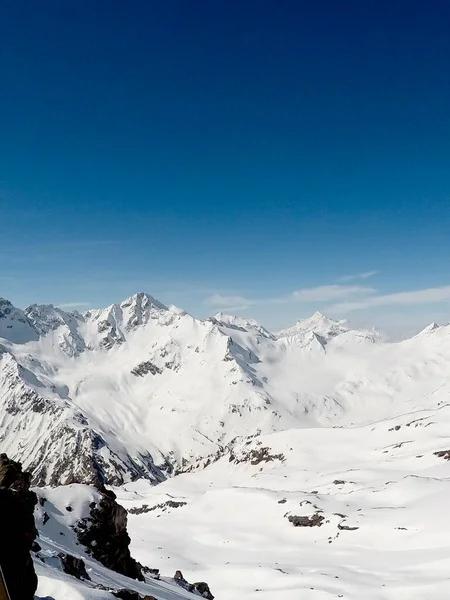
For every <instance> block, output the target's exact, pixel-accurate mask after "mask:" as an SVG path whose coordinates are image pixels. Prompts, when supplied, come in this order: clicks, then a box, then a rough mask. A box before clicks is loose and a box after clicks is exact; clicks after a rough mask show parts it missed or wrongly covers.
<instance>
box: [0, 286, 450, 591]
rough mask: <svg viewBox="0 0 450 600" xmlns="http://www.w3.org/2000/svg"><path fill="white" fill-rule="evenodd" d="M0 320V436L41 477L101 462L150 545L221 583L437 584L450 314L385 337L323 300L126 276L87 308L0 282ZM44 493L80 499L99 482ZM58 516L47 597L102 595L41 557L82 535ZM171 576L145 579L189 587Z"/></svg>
mask: <svg viewBox="0 0 450 600" xmlns="http://www.w3.org/2000/svg"><path fill="white" fill-rule="evenodd" d="M0 336H1V337H0V420H1V421H0V422H1V437H0V451H2V452H7V453H8V454H9V455H10V456H11V457H12V458H15V459H18V460H21V461H22V462H23V463H24V466H25V467H26V468H28V469H30V470H32V472H33V473H34V475H35V483H37V484H39V485H42V484H52V485H54V484H70V483H71V482H72V481H81V482H84V483H86V482H88V481H89V478H90V476H91V471H92V463H95V465H96V466H95V469H94V471H96V472H97V474H100V475H102V476H103V477H104V478H105V479H106V480H107V482H109V483H110V484H112V485H114V489H115V491H116V493H117V495H118V499H119V501H120V502H121V503H122V504H123V505H124V506H125V507H126V508H127V509H128V510H131V512H130V513H129V532H130V535H131V538H132V553H133V555H134V557H135V558H136V559H137V560H139V561H140V562H142V563H143V564H146V565H148V566H149V567H156V568H160V569H161V572H162V573H163V574H172V573H173V572H175V570H176V569H181V570H182V571H183V574H184V575H185V577H186V579H188V580H189V581H192V582H194V581H199V580H204V581H207V582H208V583H209V585H210V587H211V590H212V592H213V594H215V595H216V597H217V599H218V600H231V599H232V598H233V599H235V598H244V599H247V598H249V599H250V598H255V600H264V599H265V598H267V599H268V598H269V597H271V598H272V597H273V596H274V594H277V595H282V596H283V598H286V600H290V598H292V599H294V598H295V599H297V598H302V599H306V600H308V599H313V600H320V599H328V598H340V597H342V598H346V599H353V600H361V599H362V598H364V600H419V599H420V600H422V599H430V600H443V599H444V598H445V599H446V598H448V592H449V590H450V558H449V557H450V542H449V539H450V536H449V533H450V516H449V512H448V510H447V503H448V502H447V499H448V497H449V494H450V488H449V486H450V462H449V461H448V460H446V457H447V458H450V401H449V398H450V393H449V392H450V366H449V365H450V325H447V326H437V325H436V324H432V325H430V326H429V327H427V328H426V329H424V330H423V331H422V332H421V333H419V334H418V335H416V336H414V337H412V338H411V339H408V340H405V341H402V342H397V343H387V342H384V341H383V339H382V338H381V336H380V335H379V334H378V333H377V332H376V331H361V330H357V329H353V328H352V327H351V324H349V323H348V322H346V321H333V320H331V319H328V318H326V317H324V316H323V315H321V314H320V313H316V314H315V315H313V317H312V318H311V319H307V320H304V321H300V322H298V323H297V324H296V325H294V326H293V327H292V328H289V329H286V330H284V331H281V332H277V333H272V332H269V331H268V330H266V329H265V328H264V327H262V326H261V325H260V324H259V323H257V322H256V321H252V320H248V319H243V318H240V317H233V316H230V315H224V314H219V315H216V316H215V317H212V318H211V319H208V320H204V321H202V320H198V319H195V318H194V317H192V316H191V315H189V314H187V313H185V312H184V311H182V310H181V309H177V308H174V307H170V308H167V307H166V306H164V305H163V304H161V303H160V302H158V301H157V300H155V299H154V298H152V297H151V296H149V295H147V294H137V295H135V296H133V297H131V298H129V299H127V300H125V301H124V302H122V303H121V304H118V305H112V306H110V307H108V308H107V309H103V310H96V311H89V312H87V313H83V314H79V313H65V312H64V311H61V310H60V309H57V308H54V307H52V306H45V307H40V306H32V307H30V308H29V309H26V310H25V311H20V310H19V309H15V308H14V307H12V305H11V304H10V303H7V302H6V301H2V302H1V303H0ZM447 450H449V453H448V455H446V454H445V451H447ZM439 452H440V453H444V454H442V455H441V456H438V455H437V454H435V453H439ZM173 469H175V471H176V472H178V473H181V474H178V475H177V476H176V477H173V476H172V475H173V474H174V473H173ZM155 483H158V485H155ZM80 490H82V491H80ZM45 493H46V494H49V501H50V502H52V503H53V504H54V506H55V507H57V508H58V507H59V508H58V511H59V512H61V513H63V510H62V509H61V507H62V505H63V504H64V503H65V502H67V501H69V500H70V499H71V498H74V499H73V500H71V502H72V503H73V504H76V505H77V506H78V507H79V508H78V509H77V511H78V512H76V511H75V512H74V514H73V515H72V513H71V515H72V516H71V517H70V518H75V513H76V514H78V515H80V514H82V512H83V510H85V508H83V507H85V506H86V502H87V499H88V498H89V497H90V496H89V494H92V493H94V492H93V491H92V488H90V487H86V486H83V485H81V484H73V485H67V486H64V487H63V488H55V489H51V488H48V487H47V488H46V489H45ZM59 494H61V496H58V495H59ZM64 494H68V496H67V497H65V496H64ZM168 501H170V502H169V504H168ZM174 502H175V503H179V502H181V503H185V504H181V505H177V506H175V505H174V504H173V503H174ZM142 507H144V510H143V511H141V510H139V509H142ZM136 509H138V510H137V511H136ZM63 514H64V513H63ZM312 515H318V516H319V517H320V516H323V521H322V523H321V524H320V526H313V527H294V525H293V524H292V523H291V522H289V520H288V517H289V516H299V517H308V516H312ZM68 518H69V517H68V516H67V515H64V519H65V521H64V523H60V521H58V516H57V511H56V510H55V516H54V517H52V519H51V521H49V522H48V525H47V528H46V529H45V527H44V526H42V525H39V528H40V530H41V536H42V539H44V538H45V540H44V542H45V544H44V545H45V548H44V550H43V551H44V552H47V553H48V558H49V561H50V562H47V563H45V564H44V563H41V562H40V561H38V562H37V564H38V569H39V575H40V588H39V590H38V593H39V596H40V597H45V596H46V595H48V596H50V597H53V598H54V600H60V599H62V598H67V599H68V600H73V599H78V598H103V597H104V598H106V597H109V596H108V595H104V594H105V592H102V591H99V590H94V588H92V586H91V587H89V585H87V584H84V583H80V582H77V581H75V580H72V579H71V578H69V577H68V576H66V575H63V574H61V573H60V571H59V570H58V568H57V566H52V562H51V559H52V556H54V554H52V552H53V553H54V552H56V550H57V549H58V548H60V547H61V548H67V551H70V552H71V553H76V552H78V553H80V552H82V550H80V548H79V547H78V546H76V543H75V541H74V538H73V537H71V535H70V532H69V531H68V530H67V532H66V530H63V532H65V535H63V536H61V535H60V534H59V531H58V527H59V526H61V527H62V526H64V527H66V529H67V528H69V529H70V523H68V521H67V519H68ZM316 518H317V517H316ZM319 520H320V519H319ZM51 523H53V526H52V527H53V529H52V527H50V528H49V525H50V524H51ZM57 523H60V525H57ZM86 561H87V564H88V567H89V569H91V572H92V573H93V574H94V576H93V579H94V580H95V581H98V582H102V581H106V582H109V583H108V585H110V587H130V585H128V582H123V580H121V579H120V576H116V575H114V574H111V573H110V572H106V570H105V569H103V568H102V567H101V566H99V565H96V564H94V563H93V562H92V560H91V559H89V558H86ZM102 569H103V570H102ZM117 577H119V579H117ZM124 583H127V585H124ZM163 584H164V585H163V586H162V588H161V587H158V588H154V587H152V588H151V589H152V590H153V591H150V592H149V591H146V592H145V590H144V589H143V588H142V590H141V588H139V589H140V590H141V593H144V592H145V593H150V594H151V595H154V596H155V597H156V598H158V600H159V599H161V600H166V599H167V600H175V596H173V595H171V594H175V595H177V594H181V595H182V596H183V594H187V592H184V591H183V590H181V589H180V588H178V587H176V586H175V584H174V583H173V581H171V580H165V581H163ZM133 585H134V584H133ZM148 585H151V586H154V585H156V584H155V582H150V583H149V584H148ZM159 585H160V584H158V586H159ZM161 585H162V584H161ZM167 586H168V587H167ZM173 586H175V587H173ZM136 589H137V588H136ZM64 590H67V592H66V591H64ZM64 594H65V595H64ZM83 594H84V595H83Z"/></svg>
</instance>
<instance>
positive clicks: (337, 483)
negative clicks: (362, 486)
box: [333, 479, 345, 485]
mask: <svg viewBox="0 0 450 600" xmlns="http://www.w3.org/2000/svg"><path fill="white" fill-rule="evenodd" d="M333 484H334V485H345V481H344V480H343V479H335V480H334V481H333Z"/></svg>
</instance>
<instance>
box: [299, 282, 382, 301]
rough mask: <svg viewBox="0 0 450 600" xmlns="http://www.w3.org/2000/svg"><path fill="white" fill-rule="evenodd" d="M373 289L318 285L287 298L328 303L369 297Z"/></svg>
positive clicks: (357, 286) (358, 286) (354, 286)
mask: <svg viewBox="0 0 450 600" xmlns="http://www.w3.org/2000/svg"><path fill="white" fill-rule="evenodd" d="M375 292H376V290H375V289H374V288H370V287H366V286H360V285H337V284H334V285H320V286H318V287H313V288H305V289H301V290H296V291H295V292H292V294H291V295H290V296H289V297H288V300H289V299H291V300H293V301H296V302H330V301H332V300H338V299H343V298H352V297H355V296H360V297H362V296H370V295H371V294H374V293H375Z"/></svg>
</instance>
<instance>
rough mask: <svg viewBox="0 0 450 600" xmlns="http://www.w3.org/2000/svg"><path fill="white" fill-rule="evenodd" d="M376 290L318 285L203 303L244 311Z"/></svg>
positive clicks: (222, 297)
mask: <svg viewBox="0 0 450 600" xmlns="http://www.w3.org/2000/svg"><path fill="white" fill-rule="evenodd" d="M376 291H377V290H375V289H374V288H371V287H367V286H360V285H338V284H332V285H320V286H317V287H312V288H303V289H299V290H295V291H293V292H291V293H290V294H287V295H285V296H277V297H274V298H261V299H251V298H245V297H244V296H238V295H236V296H228V295H223V294H213V295H212V296H209V297H208V298H206V299H205V301H204V303H205V304H208V305H209V306H214V307H220V308H235V309H238V308H239V309H241V310H242V309H244V308H247V307H249V306H255V305H261V304H292V303H307V302H333V301H336V300H345V299H347V298H348V299H352V298H362V297H366V296H370V295H371V294H375V293H376Z"/></svg>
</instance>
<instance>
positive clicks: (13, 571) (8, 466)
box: [0, 454, 37, 600]
mask: <svg viewBox="0 0 450 600" xmlns="http://www.w3.org/2000/svg"><path fill="white" fill-rule="evenodd" d="M30 480H31V476H30V474H29V473H24V472H23V471H22V466H21V465H20V463H17V462H14V461H13V460H10V459H9V458H8V457H7V456H6V454H0V515H1V543H0V564H1V567H2V570H3V575H4V578H5V581H6V585H7V586H8V590H9V594H10V596H11V600H33V598H34V592H35V591H36V588H37V577H36V574H35V572H34V567H33V561H32V559H31V556H30V550H31V548H32V546H33V542H34V540H35V538H36V534H37V531H36V528H35V526H34V515H33V512H34V506H35V504H36V503H37V498H36V494H35V493H34V492H31V491H30Z"/></svg>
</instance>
